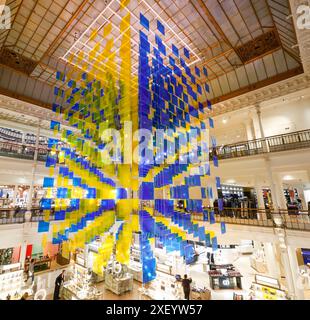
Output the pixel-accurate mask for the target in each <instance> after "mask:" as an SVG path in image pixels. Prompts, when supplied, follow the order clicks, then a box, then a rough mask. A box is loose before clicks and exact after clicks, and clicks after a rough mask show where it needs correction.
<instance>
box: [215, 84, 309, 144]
mask: <svg viewBox="0 0 310 320" xmlns="http://www.w3.org/2000/svg"><path fill="white" fill-rule="evenodd" d="M261 117H262V125H263V129H264V133H265V136H266V137H268V136H274V135H278V134H284V133H289V132H294V131H300V130H305V129H310V88H309V89H306V90H302V91H299V92H296V93H295V94H294V95H293V96H292V95H289V96H286V97H282V98H277V99H274V100H272V101H268V102H265V103H263V104H262V105H261ZM214 123H215V129H214V130H213V133H212V134H213V135H214V136H215V137H216V139H217V142H218V145H222V144H231V143H236V142H241V141H246V140H248V136H247V127H248V128H249V126H252V130H253V131H254V133H255V136H256V138H260V135H259V124H258V118H257V113H256V110H255V108H254V106H249V107H248V108H244V109H240V110H237V111H233V112H229V113H225V114H223V115H220V116H217V117H214ZM248 131H251V130H249V129H248Z"/></svg>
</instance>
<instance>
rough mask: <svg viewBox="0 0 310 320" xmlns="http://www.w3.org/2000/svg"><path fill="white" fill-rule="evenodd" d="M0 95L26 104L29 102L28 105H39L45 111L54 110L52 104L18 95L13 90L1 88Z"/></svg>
mask: <svg viewBox="0 0 310 320" xmlns="http://www.w3.org/2000/svg"><path fill="white" fill-rule="evenodd" d="M0 94H2V95H4V96H7V97H10V98H14V99H17V100H21V101H24V102H27V103H31V104H34V105H37V106H39V107H42V108H45V109H49V110H52V106H51V105H50V104H48V103H45V102H43V101H40V100H37V99H33V98H31V97H28V96H25V95H23V94H18V93H16V92H15V91H12V90H8V89H5V88H2V87H0Z"/></svg>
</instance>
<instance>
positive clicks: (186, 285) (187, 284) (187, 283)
mask: <svg viewBox="0 0 310 320" xmlns="http://www.w3.org/2000/svg"><path fill="white" fill-rule="evenodd" d="M191 282H192V279H191V278H189V279H188V278H187V274H185V275H184V279H182V286H183V292H184V298H185V300H189V295H190V293H191Z"/></svg>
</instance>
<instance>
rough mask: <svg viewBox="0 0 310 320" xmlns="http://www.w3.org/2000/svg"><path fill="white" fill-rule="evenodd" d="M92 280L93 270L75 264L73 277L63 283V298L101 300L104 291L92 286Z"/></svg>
mask: <svg viewBox="0 0 310 320" xmlns="http://www.w3.org/2000/svg"><path fill="white" fill-rule="evenodd" d="M90 280H91V272H90V271H89V270H88V269H87V268H85V267H83V266H81V265H78V264H75V265H74V272H73V277H72V278H71V279H70V280H69V281H67V282H65V283H64V285H63V288H62V292H61V296H62V298H63V299H64V300H100V297H101V295H102V292H100V291H99V290H98V289H97V288H96V287H94V286H92V285H91V283H90Z"/></svg>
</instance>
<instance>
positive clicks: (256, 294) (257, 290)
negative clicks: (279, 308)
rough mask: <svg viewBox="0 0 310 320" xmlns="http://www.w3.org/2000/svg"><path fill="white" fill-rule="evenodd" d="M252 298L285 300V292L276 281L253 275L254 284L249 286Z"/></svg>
mask: <svg viewBox="0 0 310 320" xmlns="http://www.w3.org/2000/svg"><path fill="white" fill-rule="evenodd" d="M251 292H252V297H253V299H254V300H287V294H286V291H285V290H282V289H281V285H280V283H279V281H278V280H277V279H274V278H271V277H265V276H262V275H255V282H253V283H252V286H251Z"/></svg>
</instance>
